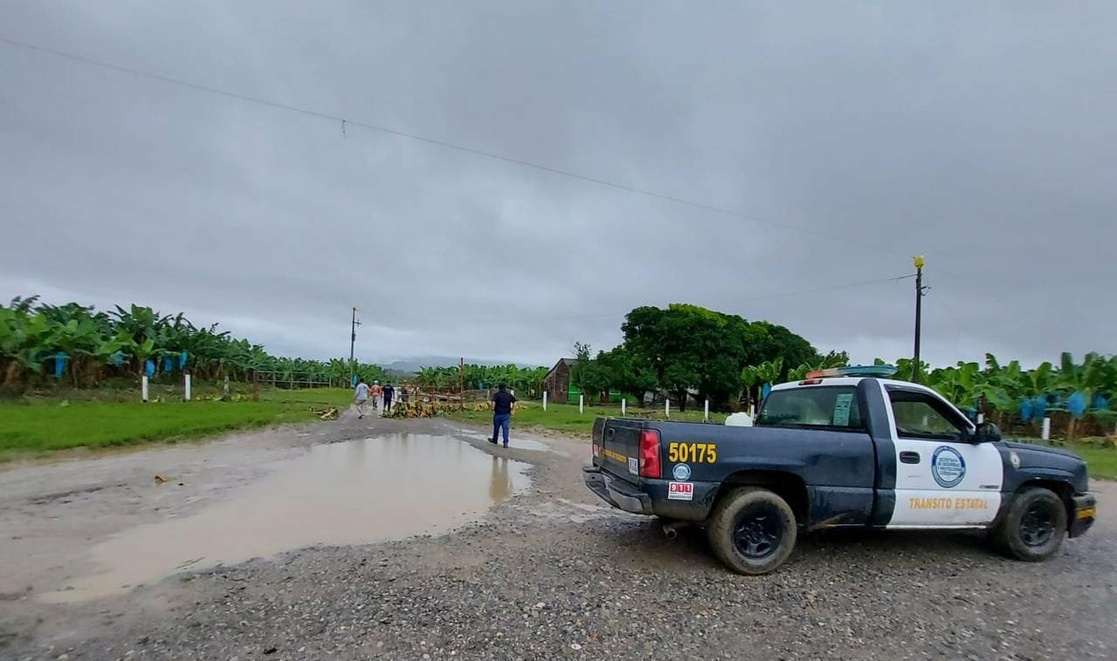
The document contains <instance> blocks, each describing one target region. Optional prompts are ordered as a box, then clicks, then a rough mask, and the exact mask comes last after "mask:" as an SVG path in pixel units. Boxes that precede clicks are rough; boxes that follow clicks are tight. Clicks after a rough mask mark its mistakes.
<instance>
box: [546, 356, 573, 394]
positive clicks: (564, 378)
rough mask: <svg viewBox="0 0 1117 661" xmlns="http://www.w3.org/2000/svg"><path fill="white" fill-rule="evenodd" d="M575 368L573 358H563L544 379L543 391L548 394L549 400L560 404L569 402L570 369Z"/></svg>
mask: <svg viewBox="0 0 1117 661" xmlns="http://www.w3.org/2000/svg"><path fill="white" fill-rule="evenodd" d="M573 366H574V359H573V358H561V359H559V361H558V362H557V363H555V366H554V367H552V368H551V371H549V372H547V375H546V376H544V377H543V391H544V392H546V393H547V399H548V400H550V401H552V402H555V403H558V404H565V403H566V402H567V401H569V398H570V368H572V367H573Z"/></svg>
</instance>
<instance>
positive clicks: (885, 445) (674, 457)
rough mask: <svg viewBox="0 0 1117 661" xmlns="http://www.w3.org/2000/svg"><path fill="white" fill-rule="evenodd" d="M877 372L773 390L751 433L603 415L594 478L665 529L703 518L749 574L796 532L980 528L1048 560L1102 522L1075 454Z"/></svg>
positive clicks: (781, 555) (619, 503)
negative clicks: (1019, 438) (1004, 435)
mask: <svg viewBox="0 0 1117 661" xmlns="http://www.w3.org/2000/svg"><path fill="white" fill-rule="evenodd" d="M893 372H894V369H892V370H891V371H888V372H884V374H888V375H891V373H893ZM881 375H882V372H881V368H879V367H876V366H874V367H867V368H840V369H838V370H824V371H820V372H815V373H812V374H809V375H808V376H807V378H806V380H804V381H800V382H796V383H786V384H781V385H778V386H776V387H774V388H772V390H771V392H770V393H769V395H768V396H767V398H765V400H764V402H763V403H762V405H761V407H760V410H759V412H758V414H757V418H756V422H755V425H754V426H752V427H737V426H723V425H712V424H703V423H681V422H657V421H649V420H642V419H631V418H598V419H597V420H596V421H595V423H594V428H593V460H592V464H591V465H589V466H586V467H585V468H584V478H585V483H586V486H587V487H589V489H590V490H592V491H593V492H594V493H595V494H597V495H598V496H599V497H601V498H602V499H603V500H604V501H605V502H607V503H609V504H611V505H613V506H614V507H617V508H619V509H622V510H625V511H628V512H633V513H637V514H646V515H655V516H659V517H661V518H663V519H665V520H667V524H666V525H665V531H666V532H667V533H668V534H669V535H672V536H673V534H674V531H675V530H676V529H677V527H679V526H682V525H690V524H701V525H703V526H704V527H705V528H706V532H707V534H708V536H709V540H710V545H711V547H712V548H713V550H714V553H715V554H716V555H717V557H718V558H719V559H720V560H721V561H722V562H723V563H724V564H725V565H726V566H728V567H729V568H730V569H732V570H734V571H736V572H739V573H742V574H764V573H767V572H770V571H773V570H774V569H776V568H777V567H779V566H780V565H781V564H783V562H784V561H785V560H786V559H787V557H788V556H789V555H790V554H791V551H792V549H793V548H794V546H795V540H796V537H797V535H798V534H800V532H806V531H813V530H818V529H823V528H865V529H888V530H968V529H976V530H986V531H988V533H989V537H990V539H991V541H993V542H994V544H995V546H997V547H998V548H1000V549H1001V550H1002V551H1004V552H1005V553H1007V554H1009V555H1011V556H1013V557H1015V558H1018V559H1020V560H1027V561H1040V560H1045V559H1047V558H1049V557H1051V556H1052V555H1053V554H1055V553H1056V552H1057V551H1058V550H1059V548H1060V547H1061V545H1062V543H1063V539H1064V538H1065V537H1067V536H1069V537H1077V536H1079V535H1082V534H1083V533H1085V532H1086V531H1087V530H1088V529H1089V528H1090V526H1091V525H1093V523H1094V519H1095V515H1096V501H1095V499H1094V497H1093V496H1092V495H1091V494H1090V493H1088V488H1089V480H1088V478H1087V474H1086V465H1085V463H1083V461H1082V460H1081V459H1079V458H1078V457H1077V456H1075V455H1073V454H1071V453H1069V452H1063V451H1060V450H1057V449H1053V448H1047V447H1041V446H1036V445H1029V444H1025V443H1013V442H1009V441H1004V440H1002V439H1001V435H1000V430H999V429H998V428H997V427H996V426H995V425H992V424H989V423H983V424H980V425H975V424H974V423H973V422H972V421H970V420H969V419H968V418H967V417H966V416H965V415H964V414H963V413H962V412H960V411H959V410H958V409H957V408H956V407H954V406H953V405H952V404H951V403H950V402H948V401H946V400H945V399H943V398H942V397H941V396H940V395H939V394H938V393H936V392H935V391H933V390H931V389H930V388H926V387H923V386H920V385H916V384H913V383H907V382H903V381H895V380H891V379H888V378H881Z"/></svg>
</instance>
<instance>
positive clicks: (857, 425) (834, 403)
mask: <svg viewBox="0 0 1117 661" xmlns="http://www.w3.org/2000/svg"><path fill="white" fill-rule="evenodd" d="M756 424H757V425H760V426H768V427H830V428H834V427H838V428H841V429H863V428H864V427H863V425H862V423H861V407H860V405H859V404H858V402H857V391H856V389H854V388H852V387H846V386H837V387H826V386H814V387H809V388H791V389H788V390H773V391H772V392H771V393H769V394H768V398H767V399H765V400H764V406H763V407H762V408H761V410H760V415H759V416H757V421H756Z"/></svg>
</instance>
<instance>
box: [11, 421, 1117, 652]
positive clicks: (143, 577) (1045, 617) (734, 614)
mask: <svg viewBox="0 0 1117 661" xmlns="http://www.w3.org/2000/svg"><path fill="white" fill-rule="evenodd" d="M514 431H515V430H514ZM513 436H514V440H513V444H514V445H515V444H516V443H517V441H519V442H520V444H521V447H519V448H516V447H513V448H511V449H509V450H504V449H502V448H494V447H492V446H491V445H489V444H488V443H486V442H485V441H484V439H483V436H482V434H480V433H478V432H475V431H472V430H468V429H463V428H460V427H459V426H457V425H453V424H450V423H446V422H443V421H437V420H414V421H391V420H376V419H367V418H366V419H364V420H357V419H356V417H355V416H353V415H351V414H346V415H345V416H343V418H342V420H340V421H338V422H335V423H323V424H317V425H307V426H302V427H290V428H284V429H282V430H279V431H266V432H259V433H252V434H245V435H237V436H232V437H229V438H227V439H223V440H220V441H215V442H211V443H204V444H190V445H179V446H170V447H161V448H154V449H148V450H143V451H133V452H119V453H113V454H110V455H104V456H100V455H98V456H96V457H80V456H79V457H72V458H70V459H67V460H65V461H60V462H59V461H56V462H51V463H43V464H38V465H26V466H14V467H7V468H5V469H4V470H2V471H0V567H2V568H3V569H2V571H0V658H18V659H22V658H36V659H37V658H52V659H53V658H60V657H62V658H69V659H79V658H81V659H85V658H89V659H117V658H206V659H209V658H219V659H229V658H234V657H235V658H239V659H245V658H254V657H264V656H267V657H268V658H273V659H294V658H322V657H324V656H326V655H327V654H328V655H330V656H331V657H332V658H368V657H370V656H372V657H381V658H392V659H396V658H399V659H423V658H466V659H471V658H492V659H515V658H523V659H535V658H539V659H543V658H548V659H549V658H582V657H585V658H597V657H600V656H602V655H608V656H610V657H614V658H680V657H685V656H701V657H707V658H732V659H753V658H755V659H774V658H851V659H869V658H872V659H901V658H926V657H942V658H951V659H953V658H963V659H965V658H975V659H1002V658H1011V659H1066V658H1113V657H1114V655H1117V651H1115V650H1117V629H1115V627H1114V624H1113V623H1114V617H1113V613H1114V612H1115V607H1117V562H1115V561H1117V543H1115V542H1117V525H1115V524H1114V521H1115V520H1114V518H1113V516H1112V514H1111V513H1112V512H1114V511H1117V489H1115V488H1114V485H1112V484H1109V483H1104V484H1097V485H1096V486H1095V490H1096V492H1097V493H1098V495H1099V500H1100V502H1099V509H1100V511H1101V515H1102V518H1101V520H1100V522H1099V523H1098V524H1097V526H1095V529H1094V530H1093V531H1091V533H1090V534H1089V535H1088V536H1087V537H1085V538H1082V539H1080V540H1072V541H1070V542H1068V543H1067V544H1066V545H1065V547H1064V551H1063V552H1062V553H1061V555H1060V556H1059V557H1057V558H1055V559H1053V560H1051V561H1049V562H1047V563H1043V564H1038V565H1031V564H1023V563H1018V562H1013V561H1010V560H1007V559H1004V558H1002V557H999V556H996V555H993V554H992V553H990V552H989V551H988V550H987V549H986V548H985V546H984V544H983V543H982V541H981V540H980V539H979V538H977V537H976V536H972V535H948V536H940V535H914V534H895V533H891V534H886V533H878V534H870V535H864V534H851V533H845V534H828V535H816V536H811V537H809V538H806V539H804V540H803V541H802V542H801V544H800V547H799V548H798V549H797V551H796V552H795V554H794V555H793V557H792V560H791V562H790V563H789V564H788V565H787V566H785V567H784V568H783V569H782V570H781V571H779V572H777V573H776V574H774V575H770V576H766V577H761V578H744V577H740V576H736V575H733V574H729V573H727V572H726V571H724V570H723V569H722V568H721V567H720V566H719V565H718V564H717V563H716V561H715V560H714V559H713V558H712V556H711V554H710V552H709V550H708V548H707V547H706V545H705V543H704V541H703V539H702V538H701V536H700V535H698V534H690V535H683V536H681V537H680V538H679V539H677V540H674V541H669V540H667V539H666V538H665V537H664V535H663V534H662V532H661V531H660V530H659V529H658V528H657V527H656V526H655V524H654V523H653V522H652V521H650V520H646V519H644V518H642V517H632V516H628V515H624V514H621V513H617V512H615V511H612V510H609V509H606V508H604V507H602V506H601V505H600V503H599V502H598V501H597V500H596V499H595V498H594V497H593V496H592V495H591V494H589V492H588V491H586V489H585V488H584V487H583V486H582V483H581V476H580V467H581V464H582V463H583V461H584V460H585V458H586V456H587V455H588V447H587V445H586V443H585V441H582V440H577V439H568V438H564V437H557V436H554V435H551V434H548V435H541V436H537V437H531V436H530V435H528V436H525V435H524V434H519V435H517V434H515V433H514V435H513ZM416 467H418V468H421V469H423V470H417V469H416ZM156 475H159V476H160V477H161V478H163V479H162V481H157V480H156V479H155V476H156ZM527 478H530V484H529V483H528V482H527ZM432 494H433V495H432ZM447 503H450V504H451V505H450V506H445V505H446V504H447ZM284 548H301V550H293V551H287V552H282V553H279V554H276V555H272V554H273V553H274V551H275V550H277V549H284ZM261 555H267V556H269V557H268V558H266V559H262V558H255V559H249V558H254V557H255V556H261ZM215 562H224V563H225V564H223V565H220V566H217V567H212V566H210V565H212V564H214V563H215ZM167 574H170V575H169V576H168V577H165V578H163V576H165V575H167Z"/></svg>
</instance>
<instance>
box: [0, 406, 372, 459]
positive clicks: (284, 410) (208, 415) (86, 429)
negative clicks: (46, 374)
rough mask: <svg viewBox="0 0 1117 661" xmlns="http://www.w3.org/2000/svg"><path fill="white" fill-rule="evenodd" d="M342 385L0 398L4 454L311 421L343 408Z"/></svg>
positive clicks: (0, 451) (0, 441)
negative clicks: (167, 397)
mask: <svg viewBox="0 0 1117 661" xmlns="http://www.w3.org/2000/svg"><path fill="white" fill-rule="evenodd" d="M350 401H351V395H350V393H349V391H348V390H344V389H314V390H302V391H300V390H278V389H276V390H261V393H260V401H259V402H254V401H251V399H250V398H248V399H246V400H242V401H230V402H221V401H193V402H181V401H177V402H176V401H167V402H150V403H147V404H145V403H143V402H135V401H131V402H119V401H76V402H70V401H68V400H63V401H58V400H56V399H50V398H36V399H34V400H31V401H28V400H22V401H19V400H17V401H15V402H4V403H0V460H10V459H13V458H16V457H19V456H25V455H34V454H37V453H43V452H51V451H56V450H65V449H70V448H76V447H93V448H95V447H108V446H115V445H129V444H135V443H143V442H151V441H174V440H180V439H190V438H200V437H204V436H209V435H213V434H218V433H222V432H227V431H232V430H236V429H248V428H255V427H264V426H268V425H273V424H284V423H293V422H308V421H311V420H315V419H316V418H317V416H318V413H316V410H321V409H324V408H327V407H335V408H339V409H340V408H343V407H345V406H346V405H347V404H348V403H349V402H350Z"/></svg>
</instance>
